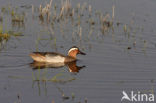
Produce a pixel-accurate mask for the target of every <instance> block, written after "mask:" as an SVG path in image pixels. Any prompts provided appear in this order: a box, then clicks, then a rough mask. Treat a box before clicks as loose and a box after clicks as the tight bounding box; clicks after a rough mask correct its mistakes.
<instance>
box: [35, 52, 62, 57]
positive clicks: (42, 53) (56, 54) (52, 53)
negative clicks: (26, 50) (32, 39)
mask: <svg viewBox="0 0 156 103" xmlns="http://www.w3.org/2000/svg"><path fill="white" fill-rule="evenodd" d="M32 54H36V55H40V56H46V55H48V56H53V57H54V56H58V55H60V56H64V55H62V54H60V53H56V52H33V53H32Z"/></svg>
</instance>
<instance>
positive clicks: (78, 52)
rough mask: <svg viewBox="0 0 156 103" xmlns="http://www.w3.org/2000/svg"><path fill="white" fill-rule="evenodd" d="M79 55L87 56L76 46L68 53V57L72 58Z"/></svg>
mask: <svg viewBox="0 0 156 103" xmlns="http://www.w3.org/2000/svg"><path fill="white" fill-rule="evenodd" d="M77 54H82V55H86V54H85V53H83V52H82V51H80V50H79V48H78V47H76V46H73V47H71V48H70V49H69V51H68V56H70V57H73V58H76V55H77Z"/></svg>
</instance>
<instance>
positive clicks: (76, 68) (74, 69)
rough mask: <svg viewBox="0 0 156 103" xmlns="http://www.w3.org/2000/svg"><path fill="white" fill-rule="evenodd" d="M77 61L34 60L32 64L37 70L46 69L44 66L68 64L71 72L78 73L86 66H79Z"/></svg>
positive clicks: (53, 66) (58, 66)
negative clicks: (53, 61)
mask: <svg viewBox="0 0 156 103" xmlns="http://www.w3.org/2000/svg"><path fill="white" fill-rule="evenodd" d="M76 62H77V61H73V62H69V63H47V62H36V61H34V62H32V63H30V66H31V67H32V68H33V69H34V70H35V69H44V68H61V67H64V66H67V67H68V69H69V72H72V73H78V72H79V71H80V70H81V69H82V68H84V67H85V65H83V66H77V65H76Z"/></svg>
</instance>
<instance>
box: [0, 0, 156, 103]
mask: <svg viewBox="0 0 156 103" xmlns="http://www.w3.org/2000/svg"><path fill="white" fill-rule="evenodd" d="M47 2H49V1H47ZM79 2H80V3H81V4H83V2H86V3H87V5H88V4H90V5H92V18H93V20H95V25H93V26H92V27H93V28H92V27H89V25H88V24H87V23H86V22H85V21H87V20H88V14H87V13H84V17H82V18H81V20H82V21H81V26H80V28H81V29H82V37H81V38H80V37H79V32H80V31H79V29H80V28H79V26H72V23H71V21H66V22H67V23H65V22H58V23H57V22H54V29H50V28H51V25H50V24H47V23H45V22H44V23H42V22H41V21H40V20H39V18H38V13H37V10H36V12H35V14H34V18H32V10H31V5H32V4H33V5H34V7H39V5H40V4H46V3H45V2H44V1H42V0H40V1H37V2H36V1H33V0H29V1H27V2H26V1H24V0H21V1H18V0H13V1H9V0H1V1H0V7H5V6H7V5H8V4H11V5H12V7H14V8H15V7H18V12H19V13H21V12H25V19H24V20H25V21H24V25H22V26H21V25H20V26H18V25H16V26H12V25H11V16H10V14H4V15H3V17H5V19H4V20H3V25H6V26H4V29H5V30H13V31H16V32H21V33H22V36H17V37H15V36H12V37H11V38H10V39H9V41H8V42H6V44H5V45H3V46H4V48H1V52H0V91H1V93H0V100H1V102H3V103H10V102H16V103H43V102H44V103H77V102H81V103H84V102H87V103H95V102H96V103H104V102H109V103H114V102H117V103H120V102H121V97H122V91H123V90H125V91H126V92H130V91H132V90H133V91H136V92H137V91H141V92H143V93H153V91H154V94H155V90H156V89H155V84H156V83H155V80H156V77H155V73H156V70H155V67H156V64H155V60H156V59H155V58H156V55H155V54H156V42H155V39H156V38H155V34H156V30H155V26H156V24H155V17H156V14H155V12H154V11H155V9H156V7H155V4H156V2H155V1H154V0H148V1H147V0H137V1H136V0H131V1H129V0H117V1H114V0H113V1H110V0H96V2H95V1H94V0H91V1H88V0H86V1H84V0H80V1H72V6H74V7H75V6H76V5H77V3H79ZM54 3H56V4H58V5H59V4H60V2H58V1H55V0H54ZM25 5H26V6H28V8H25V7H21V6H25ZM112 5H115V22H120V23H121V24H120V25H119V27H118V26H116V25H115V26H114V32H113V31H112V29H109V30H108V31H107V32H105V34H102V33H101V31H100V29H99V27H100V26H99V25H100V24H99V23H97V22H98V20H99V19H98V17H97V16H96V15H95V12H96V11H101V12H102V13H106V12H108V13H110V14H111V13H112ZM29 7H30V8H29ZM57 11H59V9H57ZM1 15H2V14H1ZM75 15H76V14H75ZM75 21H78V19H75ZM68 22H69V23H68ZM74 23H75V22H74ZM125 25H127V28H128V27H129V31H127V32H126V33H125V32H124V26H125ZM61 28H63V29H61ZM126 30H128V29H126ZM73 31H75V32H73ZM89 33H91V34H90V35H89ZM72 34H73V35H72ZM72 39H73V40H72ZM73 45H77V46H79V47H80V49H81V50H82V51H84V52H85V53H86V54H87V55H85V56H83V55H79V56H78V58H79V59H80V61H78V62H77V66H85V67H84V68H82V69H81V70H80V71H79V72H78V73H71V72H69V71H70V70H69V68H68V67H67V66H64V67H61V68H46V69H37V70H33V69H32V67H31V66H30V63H32V62H33V61H32V59H31V58H30V57H29V53H31V52H33V51H36V50H38V51H56V52H60V53H62V54H66V53H67V51H68V49H69V48H70V47H72V46H73ZM128 48H130V49H128ZM55 77H56V78H57V79H56V80H57V81H55V80H51V79H55ZM44 78H46V79H49V80H48V81H45V80H44ZM34 79H35V80H36V81H35V80H34ZM37 79H40V81H37Z"/></svg>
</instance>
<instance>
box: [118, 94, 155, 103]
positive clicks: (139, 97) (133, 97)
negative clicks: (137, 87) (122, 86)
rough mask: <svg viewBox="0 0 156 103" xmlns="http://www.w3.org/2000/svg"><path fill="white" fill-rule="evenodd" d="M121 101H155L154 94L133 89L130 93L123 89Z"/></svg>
mask: <svg viewBox="0 0 156 103" xmlns="http://www.w3.org/2000/svg"><path fill="white" fill-rule="evenodd" d="M122 95H123V96H122V98H121V101H125V100H127V101H131V102H143V101H145V102H153V101H154V94H143V93H141V92H140V91H138V92H134V91H131V92H130V94H127V93H126V92H125V91H122Z"/></svg>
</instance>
